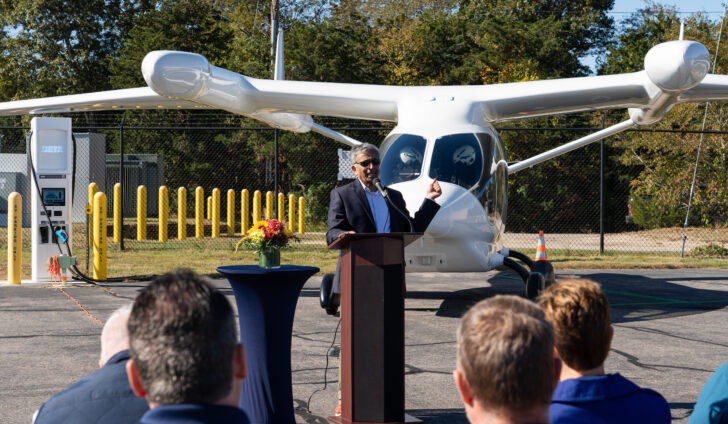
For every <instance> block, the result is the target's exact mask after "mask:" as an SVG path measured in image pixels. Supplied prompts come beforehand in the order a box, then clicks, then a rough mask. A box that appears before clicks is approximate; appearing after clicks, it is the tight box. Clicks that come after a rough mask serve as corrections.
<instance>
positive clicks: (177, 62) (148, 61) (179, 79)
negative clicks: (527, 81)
mask: <svg viewBox="0 0 728 424" xmlns="http://www.w3.org/2000/svg"><path fill="white" fill-rule="evenodd" d="M142 74H143V75H144V80H145V81H146V82H147V85H149V87H150V88H151V89H152V90H154V91H155V92H157V93H158V94H160V95H163V96H167V97H178V98H183V99H194V98H197V97H199V96H200V95H201V94H203V90H204V89H205V81H206V80H207V78H208V77H209V75H210V62H208V61H207V59H205V57H204V56H201V55H199V54H195V53H186V52H176V51H169V50H157V51H153V52H150V53H148V54H147V55H146V56H145V57H144V60H143V61H142Z"/></svg>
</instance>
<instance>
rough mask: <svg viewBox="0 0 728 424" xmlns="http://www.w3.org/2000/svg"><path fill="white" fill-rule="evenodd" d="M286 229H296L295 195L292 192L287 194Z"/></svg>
mask: <svg viewBox="0 0 728 424" xmlns="http://www.w3.org/2000/svg"><path fill="white" fill-rule="evenodd" d="M288 229H289V230H290V231H291V232H294V231H295V230H296V196H295V195H293V194H289V195H288Z"/></svg>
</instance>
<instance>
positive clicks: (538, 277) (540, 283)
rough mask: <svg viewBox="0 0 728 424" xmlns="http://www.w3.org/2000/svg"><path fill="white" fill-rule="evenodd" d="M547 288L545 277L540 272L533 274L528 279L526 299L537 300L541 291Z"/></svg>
mask: <svg viewBox="0 0 728 424" xmlns="http://www.w3.org/2000/svg"><path fill="white" fill-rule="evenodd" d="M545 286H546V281H545V280H544V278H543V275H542V274H540V273H538V272H532V273H530V274H529V275H528V278H527V279H526V297H527V298H528V299H529V300H536V298H537V297H538V295H539V293H541V290H543V289H544V288H546V287H545Z"/></svg>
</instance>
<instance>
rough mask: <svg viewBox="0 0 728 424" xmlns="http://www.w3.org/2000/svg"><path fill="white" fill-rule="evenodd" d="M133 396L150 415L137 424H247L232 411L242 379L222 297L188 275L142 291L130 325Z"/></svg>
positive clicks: (241, 355) (231, 318) (241, 359)
mask: <svg viewBox="0 0 728 424" xmlns="http://www.w3.org/2000/svg"><path fill="white" fill-rule="evenodd" d="M129 340H130V345H131V349H130V350H131V359H130V360H129V362H128V364H127V367H126V368H127V374H128V376H129V383H130V384H131V387H132V389H133V390H134V392H135V393H136V394H137V395H138V396H140V397H144V398H146V400H147V402H148V403H149V407H150V408H151V409H150V410H149V411H148V412H147V413H146V414H144V416H143V417H142V419H141V421H140V423H142V424H151V423H173V422H175V423H177V422H183V423H186V424H193V423H216V424H226V423H230V424H232V423H235V424H247V423H249V420H248V417H247V415H245V413H244V412H243V411H242V410H241V409H239V408H238V407H237V405H238V402H239V399H240V386H241V382H242V380H243V379H244V378H245V376H246V374H247V368H246V365H245V351H244V350H243V346H242V345H241V344H240V343H239V342H238V338H237V333H236V329H235V315H234V313H233V309H232V307H231V306H230V303H229V302H228V300H227V299H226V298H225V296H224V295H223V294H222V293H220V292H219V291H218V290H216V289H215V288H214V287H213V286H212V285H211V284H210V283H209V282H207V280H206V279H204V278H202V277H200V276H198V275H196V274H195V273H193V272H192V271H189V270H177V271H175V272H173V273H168V274H165V275H162V276H160V277H158V278H157V279H156V280H154V281H153V282H152V283H151V284H149V285H148V286H147V287H146V288H144V289H143V290H142V291H141V292H140V293H139V295H138V296H137V298H136V300H135V301H134V307H133V308H132V311H131V316H130V318H129Z"/></svg>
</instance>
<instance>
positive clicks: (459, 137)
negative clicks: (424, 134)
mask: <svg viewBox="0 0 728 424" xmlns="http://www.w3.org/2000/svg"><path fill="white" fill-rule="evenodd" d="M488 147H490V146H488ZM488 154H490V150H489V151H488ZM484 157H485V155H484V154H483V146H481V143H479V141H478V139H477V138H476V135H475V134H453V135H446V136H444V137H440V138H438V139H437V140H436V141H435V148H434V151H433V153H432V163H431V164H430V177H431V178H437V179H438V180H439V181H443V182H448V183H453V184H457V185H459V186H461V187H464V188H466V189H471V188H473V187H474V186H475V185H476V184H478V183H479V182H480V181H481V178H482V176H483V166H484V163H483V158H484ZM488 159H490V158H488Z"/></svg>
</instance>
